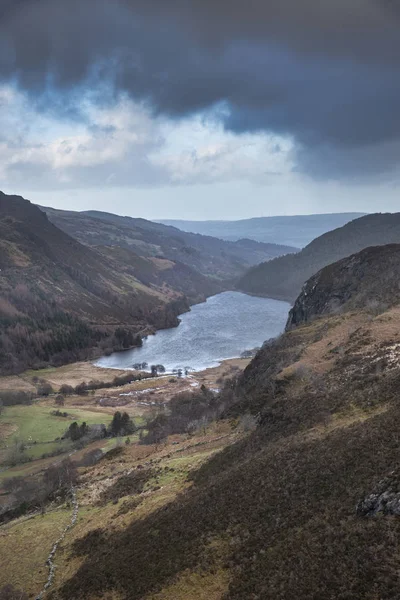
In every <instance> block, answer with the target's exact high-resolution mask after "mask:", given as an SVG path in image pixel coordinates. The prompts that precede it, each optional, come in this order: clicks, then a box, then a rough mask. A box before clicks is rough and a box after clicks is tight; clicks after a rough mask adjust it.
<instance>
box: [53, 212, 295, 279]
mask: <svg viewBox="0 0 400 600" xmlns="http://www.w3.org/2000/svg"><path fill="white" fill-rule="evenodd" d="M42 210H44V211H45V212H46V214H47V216H48V217H49V219H50V220H51V221H52V222H53V223H54V224H55V225H56V226H57V227H59V228H60V229H62V230H63V231H65V232H66V233H68V234H69V235H71V236H72V237H75V238H76V239H77V240H78V241H80V242H81V243H82V244H86V245H89V246H120V247H122V248H128V249H131V250H133V251H134V252H135V253H136V254H139V255H140V256H143V257H147V258H150V257H159V258H164V259H167V260H171V261H174V262H179V263H182V264H185V265H187V266H189V267H191V268H192V269H196V271H198V272H200V273H201V274H203V275H206V276H210V277H214V278H217V279H219V280H233V279H235V278H237V277H238V276H239V275H241V274H242V273H244V272H245V270H246V269H248V268H249V267H250V266H252V265H255V264H258V263H260V262H262V261H265V260H270V259H271V258H275V257H277V256H281V255H283V254H287V253H289V252H294V251H296V249H295V248H292V247H288V246H279V245H276V244H261V243H257V242H255V241H254V240H240V241H238V242H226V241H222V240H219V239H216V238H212V237H209V236H203V235H195V234H192V233H185V232H183V231H179V230H178V229H176V228H175V227H167V226H165V225H160V224H158V223H153V222H151V221H146V220H145V219H134V218H131V217H120V216H118V215H113V214H111V213H104V212H98V211H88V212H81V213H78V212H72V211H61V210H55V209H52V208H42Z"/></svg>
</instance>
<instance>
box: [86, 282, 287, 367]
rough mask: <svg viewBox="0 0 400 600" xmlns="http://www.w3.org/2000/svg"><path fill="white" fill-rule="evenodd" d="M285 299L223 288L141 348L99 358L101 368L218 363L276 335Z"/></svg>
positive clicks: (281, 323) (282, 320)
mask: <svg viewBox="0 0 400 600" xmlns="http://www.w3.org/2000/svg"><path fill="white" fill-rule="evenodd" d="M289 308H290V306H289V304H288V303H287V302H281V301H279V300H271V299H269V298H256V297H254V296H247V295H246V294H241V293H239V292H224V293H222V294H218V295H217V296H213V297H212V298H209V299H208V300H207V302H204V303H203V304H197V305H196V306H193V307H192V310H191V311H190V312H188V313H185V314H183V315H181V317H180V319H181V323H180V325H179V327H175V328H173V329H166V330H163V331H159V332H158V333H156V334H155V335H150V336H149V337H148V338H146V339H145V340H143V347H142V348H137V349H134V350H128V351H126V352H116V353H114V354H112V355H111V356H106V357H103V358H101V359H100V360H99V361H98V362H97V365H98V366H101V367H111V368H122V369H129V368H131V367H132V366H133V365H134V364H135V363H142V362H147V363H148V364H149V365H153V364H162V365H164V366H165V367H166V369H167V371H168V372H172V371H173V370H174V369H179V368H182V369H184V368H186V367H190V368H191V369H193V370H195V371H199V370H202V369H206V368H208V367H215V366H217V365H218V364H219V363H220V362H221V361H222V360H225V359H227V358H236V357H238V356H240V355H241V354H242V352H244V351H245V350H251V349H253V348H255V347H258V346H261V345H262V343H263V342H264V341H265V340H267V339H270V338H272V337H276V336H277V335H279V334H280V333H281V332H282V331H283V329H284V327H285V323H286V319H287V314H288V311H289Z"/></svg>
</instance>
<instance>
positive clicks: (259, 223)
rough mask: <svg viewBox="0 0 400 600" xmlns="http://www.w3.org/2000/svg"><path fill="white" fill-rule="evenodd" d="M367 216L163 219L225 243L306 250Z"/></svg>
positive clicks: (344, 214) (342, 214) (175, 225)
mask: <svg viewBox="0 0 400 600" xmlns="http://www.w3.org/2000/svg"><path fill="white" fill-rule="evenodd" d="M361 216H363V213H336V214H326V215H297V216H288V217H256V218H253V219H243V220H240V221H179V220H163V221H159V223H163V224H164V225H172V226H174V227H178V229H181V230H183V231H191V232H193V233H201V234H202V235H212V236H214V237H218V238H221V239H223V240H231V241H236V240H240V239H242V238H249V239H252V240H256V241H257V242H265V243H268V242H269V243H273V244H287V245H289V246H295V247H298V248H303V247H304V246H306V245H307V244H309V243H310V242H311V241H312V240H313V239H315V238H316V237H319V236H320V235H323V234H324V233H326V232H327V231H331V230H332V229H336V228H337V227H341V226H342V225H345V224H346V223H348V222H349V221H352V220H353V219H357V218H359V217H361Z"/></svg>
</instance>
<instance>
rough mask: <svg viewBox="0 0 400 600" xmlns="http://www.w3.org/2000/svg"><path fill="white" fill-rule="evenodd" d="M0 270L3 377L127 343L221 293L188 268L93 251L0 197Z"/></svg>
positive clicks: (23, 204) (38, 214) (16, 200)
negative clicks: (209, 297)
mask: <svg viewBox="0 0 400 600" xmlns="http://www.w3.org/2000/svg"><path fill="white" fill-rule="evenodd" d="M121 252H122V250H121ZM0 269H1V270H0V370H1V372H2V373H5V372H17V371H19V370H21V369H24V368H26V367H32V366H34V367H35V366H42V365H46V364H48V363H51V364H62V363H63V362H69V361H72V360H77V359H80V358H83V357H88V356H90V355H91V354H92V351H93V349H95V352H104V351H107V350H111V349H113V348H115V349H116V348H120V349H122V348H123V347H129V346H133V345H135V344H138V343H140V339H139V338H138V337H137V335H138V334H141V333H146V332H149V331H154V330H155V329H160V328H163V327H168V326H173V325H176V324H177V319H176V316H177V314H179V313H181V312H183V311H184V310H187V308H188V306H189V304H188V303H189V301H192V302H194V301H197V300H200V299H203V298H205V297H206V296H207V295H209V294H212V293H216V292H217V291H219V290H220V289H221V287H220V285H219V284H218V282H215V281H212V280H211V279H209V278H207V277H205V276H203V275H201V274H200V273H198V272H196V271H194V270H193V269H191V268H190V267H188V266H187V265H182V264H179V263H174V262H172V261H166V260H165V259H154V258H143V257H139V256H138V255H136V254H135V253H133V252H132V251H130V250H126V251H125V253H124V256H123V257H121V255H120V254H118V252H116V251H115V250H114V249H112V248H107V249H104V250H103V251H101V252H100V251H97V250H95V249H91V248H89V247H88V246H85V245H83V244H80V243H79V242H78V241H77V240H75V239H73V238H71V237H70V236H69V235H67V234H66V233H64V232H63V231H61V230H60V229H58V228H57V227H56V226H55V225H54V224H52V223H51V222H50V221H49V220H48V218H47V216H46V215H45V214H44V213H43V212H42V211H40V210H39V209H38V208H37V207H36V206H34V205H32V204H30V203H29V202H28V201H27V200H24V199H23V198H21V197H17V196H13V197H12V196H6V195H5V194H2V193H0ZM184 294H185V295H184Z"/></svg>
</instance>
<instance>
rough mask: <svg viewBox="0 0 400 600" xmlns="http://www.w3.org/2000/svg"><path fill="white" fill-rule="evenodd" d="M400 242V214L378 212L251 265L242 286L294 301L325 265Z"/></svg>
mask: <svg viewBox="0 0 400 600" xmlns="http://www.w3.org/2000/svg"><path fill="white" fill-rule="evenodd" d="M398 243H400V213H393V214H392V213H385V214H381V213H377V214H373V215H367V216H365V217H361V218H360V219H356V220H354V221H351V222H350V223H347V224H346V225H344V226H343V227H340V228H338V229H335V230H334V231H330V232H328V233H325V234H324V235H322V236H320V237H319V238H317V239H315V240H314V241H313V242H311V243H310V244H309V245H308V246H306V247H305V248H304V249H303V250H302V251H301V252H299V253H298V254H294V255H291V256H282V257H279V258H277V259H275V260H272V261H270V262H268V263H262V264H260V265H258V266H256V267H253V268H251V269H250V270H249V271H248V272H247V273H246V274H245V275H244V276H243V277H242V278H241V279H240V280H239V282H238V284H237V287H238V289H240V290H242V291H244V292H248V293H252V294H259V295H263V296H270V297H273V298H280V299H285V300H288V301H293V300H294V299H295V298H296V297H297V296H298V294H299V293H300V291H301V288H302V286H303V284H304V283H305V281H307V280H308V279H309V278H310V277H311V276H312V275H314V274H315V273H317V272H318V271H319V270H320V269H322V268H323V267H325V266H327V265H329V264H331V263H334V262H336V261H338V260H341V259H342V258H345V257H347V256H350V255H351V254H355V253H356V252H360V251H361V250H363V249H364V248H368V247H369V246H384V245H386V244H398Z"/></svg>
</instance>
